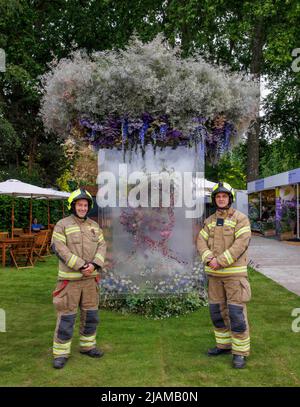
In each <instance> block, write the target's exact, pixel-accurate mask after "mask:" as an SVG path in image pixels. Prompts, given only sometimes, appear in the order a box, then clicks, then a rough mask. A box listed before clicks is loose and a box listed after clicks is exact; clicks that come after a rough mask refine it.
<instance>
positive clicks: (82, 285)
mask: <svg viewBox="0 0 300 407" xmlns="http://www.w3.org/2000/svg"><path fill="white" fill-rule="evenodd" d="M53 304H54V306H55V309H56V312H57V322H56V328H55V332H54V339H53V356H54V358H58V357H69V356H70V353H71V342H72V336H73V330H74V325H75V320H76V316H77V310H78V307H79V308H80V351H81V352H87V351H89V350H91V349H93V348H95V347H96V330H97V325H98V323H99V316H98V305H99V287H98V283H97V282H96V280H95V278H86V279H82V280H77V281H66V280H64V281H59V282H58V284H57V286H56V288H55V291H54V293H53Z"/></svg>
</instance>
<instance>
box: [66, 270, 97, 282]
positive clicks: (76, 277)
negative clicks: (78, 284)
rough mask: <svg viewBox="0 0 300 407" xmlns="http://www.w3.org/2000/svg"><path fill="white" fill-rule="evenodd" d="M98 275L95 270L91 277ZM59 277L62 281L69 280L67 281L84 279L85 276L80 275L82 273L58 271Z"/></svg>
mask: <svg viewBox="0 0 300 407" xmlns="http://www.w3.org/2000/svg"><path fill="white" fill-rule="evenodd" d="M97 274H98V273H97V271H96V270H94V271H93V272H92V273H91V274H90V276H96V275H97ZM58 277H59V278H61V279H67V280H79V279H81V278H82V277H83V274H82V273H80V271H62V270H59V271H58Z"/></svg>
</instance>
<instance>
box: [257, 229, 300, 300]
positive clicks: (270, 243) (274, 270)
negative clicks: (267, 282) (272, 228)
mask: <svg viewBox="0 0 300 407" xmlns="http://www.w3.org/2000/svg"><path fill="white" fill-rule="evenodd" d="M249 257H250V260H252V261H253V263H254V267H255V268H256V269H257V270H258V271H260V272H261V273H262V274H264V275H265V276H267V277H269V278H271V279H272V280H274V281H276V282H277V283H278V284H280V285H282V286H283V287H285V288H287V289H288V290H289V291H292V292H293V293H295V294H298V295H300V246H292V245H289V244H287V243H284V242H279V241H277V240H275V239H267V238H265V237H260V236H252V238H251V243H250V247H249Z"/></svg>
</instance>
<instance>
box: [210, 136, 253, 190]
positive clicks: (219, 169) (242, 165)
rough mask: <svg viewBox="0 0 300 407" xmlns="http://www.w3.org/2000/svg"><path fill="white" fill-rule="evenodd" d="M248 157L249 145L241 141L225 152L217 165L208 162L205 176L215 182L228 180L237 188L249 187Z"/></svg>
mask: <svg viewBox="0 0 300 407" xmlns="http://www.w3.org/2000/svg"><path fill="white" fill-rule="evenodd" d="M246 157H247V146H246V144H245V143H240V144H239V145H237V146H235V147H234V148H233V149H232V151H230V152H228V153H226V154H223V155H222V156H221V158H220V160H219V162H218V163H217V165H215V166H211V165H210V164H209V163H206V164H205V165H206V166H205V178H206V179H208V180H209V181H214V182H218V181H223V182H228V183H229V184H230V185H231V186H232V187H233V188H236V189H247V182H246Z"/></svg>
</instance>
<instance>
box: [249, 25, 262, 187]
mask: <svg viewBox="0 0 300 407" xmlns="http://www.w3.org/2000/svg"><path fill="white" fill-rule="evenodd" d="M264 28H265V27H264V21H263V19H259V20H257V21H256V23H255V24H254V27H253V38H252V45H251V66H250V72H251V73H252V74H253V75H254V77H255V78H256V79H257V81H258V84H259V85H260V77H261V71H262V63H263V45H264V42H265V31H264ZM259 102H260V101H259V100H258V101H257V115H256V119H255V120H254V122H253V123H252V124H251V126H250V128H249V130H248V134H247V136H248V139H247V181H248V182H250V181H253V180H255V179H257V178H259V135H260V117H259V107H260V106H259V105H260V103H259Z"/></svg>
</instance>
